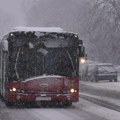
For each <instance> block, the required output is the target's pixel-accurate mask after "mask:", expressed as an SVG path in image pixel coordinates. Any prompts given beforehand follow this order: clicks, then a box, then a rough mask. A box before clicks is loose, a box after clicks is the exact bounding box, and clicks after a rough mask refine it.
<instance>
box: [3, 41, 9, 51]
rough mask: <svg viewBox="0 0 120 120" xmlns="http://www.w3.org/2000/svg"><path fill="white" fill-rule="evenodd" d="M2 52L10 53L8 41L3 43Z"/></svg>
mask: <svg viewBox="0 0 120 120" xmlns="http://www.w3.org/2000/svg"><path fill="white" fill-rule="evenodd" d="M2 50H3V51H4V52H8V41H7V40H3V41H2Z"/></svg>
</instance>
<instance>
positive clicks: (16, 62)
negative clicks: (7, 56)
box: [15, 48, 21, 80]
mask: <svg viewBox="0 0 120 120" xmlns="http://www.w3.org/2000/svg"><path fill="white" fill-rule="evenodd" d="M20 50H21V49H20V48H19V50H18V53H17V57H16V63H15V73H16V76H17V79H18V80H19V78H20V77H19V74H18V71H17V63H18V58H19V54H20Z"/></svg>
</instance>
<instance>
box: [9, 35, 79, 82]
mask: <svg viewBox="0 0 120 120" xmlns="http://www.w3.org/2000/svg"><path fill="white" fill-rule="evenodd" d="M52 37H53V36H52ZM52 37H48V38H47V37H44V38H39V39H38V38H35V37H34V41H33V40H32V41H30V40H29V41H28V42H26V41H24V42H23V41H22V39H23V38H21V42H20V40H19V39H18V38H15V39H14V40H13V39H12V42H11V41H9V64H8V69H9V72H8V74H10V75H9V80H25V79H26V78H31V77H35V76H40V75H44V74H46V75H61V76H66V77H71V76H76V75H77V74H78V66H77V58H78V56H77V47H75V46H72V45H73V43H72V42H71V41H72V39H71V40H70V39H67V40H66V41H65V42H63V41H64V39H65V38H64V37H62V36H61V38H62V39H63V38H64V39H63V41H60V39H59V40H56V41H55V40H54V39H56V38H55V37H54V38H52ZM32 38H33V37H32ZM45 39H46V40H45ZM40 40H42V41H40ZM47 40H48V42H47ZM50 41H51V42H50ZM54 41H55V42H54ZM52 42H54V44H52Z"/></svg>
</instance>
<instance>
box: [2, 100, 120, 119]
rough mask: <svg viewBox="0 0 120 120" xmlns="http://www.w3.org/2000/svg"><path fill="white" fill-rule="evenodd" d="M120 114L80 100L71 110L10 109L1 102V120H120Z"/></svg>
mask: <svg viewBox="0 0 120 120" xmlns="http://www.w3.org/2000/svg"><path fill="white" fill-rule="evenodd" d="M119 118H120V113H119V112H117V111H114V110H110V109H108V108H105V107H102V106H99V105H96V104H94V103H91V102H89V101H87V100H84V99H82V98H80V101H79V102H78V103H74V104H73V105H72V106H71V107H69V108H24V107H19V108H16V107H12V108H10V107H9V108H8V107H6V105H5V104H4V102H2V101H0V120H119Z"/></svg>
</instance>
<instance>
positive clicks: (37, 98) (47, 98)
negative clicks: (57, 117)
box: [36, 97, 51, 101]
mask: <svg viewBox="0 0 120 120" xmlns="http://www.w3.org/2000/svg"><path fill="white" fill-rule="evenodd" d="M42 100H43V101H44V100H45V101H49V100H51V97H36V101H42Z"/></svg>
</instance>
